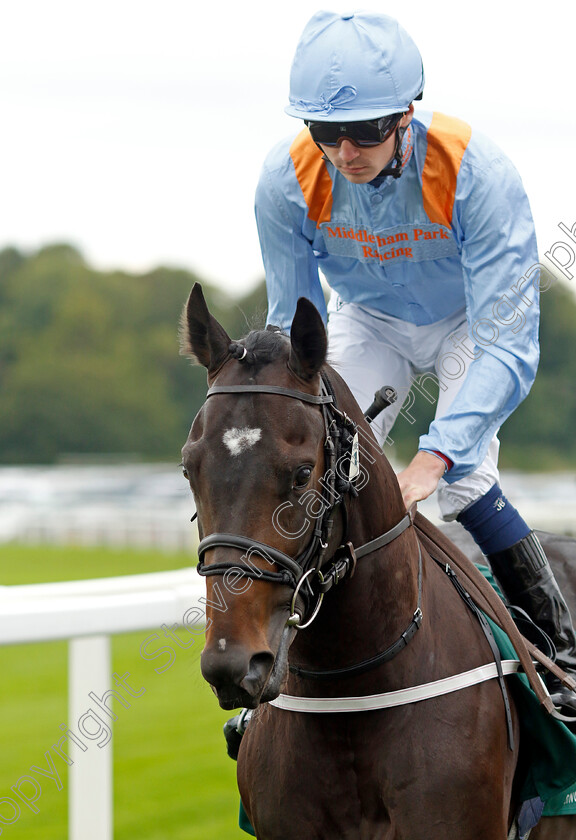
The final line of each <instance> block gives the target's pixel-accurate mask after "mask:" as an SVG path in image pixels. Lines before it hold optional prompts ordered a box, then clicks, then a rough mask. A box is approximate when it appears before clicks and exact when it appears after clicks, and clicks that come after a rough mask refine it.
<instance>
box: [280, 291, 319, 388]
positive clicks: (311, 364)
mask: <svg viewBox="0 0 576 840" xmlns="http://www.w3.org/2000/svg"><path fill="white" fill-rule="evenodd" d="M290 343H291V345H292V347H291V350H290V360H289V362H288V366H289V367H290V369H291V370H292V371H293V373H295V374H296V376H297V377H299V378H300V379H304V380H310V379H312V378H313V377H314V376H315V375H316V374H317V373H318V372H319V370H320V368H321V367H322V365H323V364H324V363H325V361H326V352H327V349H328V339H327V337H326V329H325V327H324V322H323V321H322V318H321V316H320V313H319V312H318V310H317V309H316V307H315V306H314V304H313V303H311V302H310V301H309V300H308V299H307V298H303V297H301V298H299V300H298V305H297V307H296V314H295V315H294V320H293V321H292V328H291V330H290Z"/></svg>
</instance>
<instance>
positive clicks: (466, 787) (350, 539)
mask: <svg viewBox="0 0 576 840" xmlns="http://www.w3.org/2000/svg"><path fill="white" fill-rule="evenodd" d="M182 336H183V352H185V353H187V354H188V355H190V356H191V357H192V358H193V359H194V360H195V361H197V362H199V363H200V364H202V365H204V366H205V367H206V368H207V372H208V385H209V390H208V396H207V399H206V402H205V404H204V405H203V407H202V409H201V410H200V412H199V413H198V415H197V416H196V418H195V420H194V422H193V424H192V428H191V431H190V434H189V437H188V440H187V442H186V444H185V446H184V447H183V450H182V452H183V467H184V474H185V477H187V478H188V480H189V481H190V485H191V489H192V492H193V494H194V498H195V502H196V509H197V514H198V524H199V532H200V538H201V541H200V545H199V549H198V551H199V558H200V562H199V571H200V572H201V573H202V574H204V575H205V576H206V584H207V598H206V602H207V610H206V644H205V647H204V650H203V652H202V657H201V668H202V673H203V676H204V678H205V679H206V680H207V681H208V683H209V684H210V685H211V687H212V689H213V691H214V693H215V694H216V696H217V698H218V701H219V703H220V705H221V707H222V708H223V709H235V708H238V707H247V708H250V709H254V710H255V711H254V714H253V718H252V721H251V723H250V725H249V727H248V729H247V731H246V734H245V735H244V738H243V739H242V744H241V748H240V752H239V756H238V785H239V789H240V795H241V799H242V802H243V805H244V808H245V810H246V812H247V815H248V817H249V819H250V821H251V823H252V825H253V826H254V829H255V832H256V836H257V837H258V838H259V840H321V839H322V840H327V839H328V838H330V840H331V839H332V838H339V840H424V838H426V840H480V838H481V840H506V838H507V836H508V832H509V830H510V827H511V824H512V822H513V816H514V803H515V797H516V788H515V774H516V771H517V769H518V766H519V748H518V742H519V737H518V736H519V723H518V717H517V713H516V710H515V707H514V703H513V700H512V699H510V700H508V697H507V693H506V691H505V690H504V691H503V690H502V685H503V680H498V679H487V680H484V681H482V682H478V683H477V684H474V685H470V686H469V687H466V688H462V689H460V690H455V691H452V692H450V693H447V694H445V695H444V696H432V697H430V698H429V699H425V700H422V701H421V702H412V703H409V704H406V705H398V706H394V707H392V708H386V709H380V710H372V711H358V710H355V711H353V712H347V711H336V712H335V713H327V714H322V713H306V712H294V711H288V710H286V708H281V707H279V706H278V705H274V704H275V703H276V704H277V703H278V702H279V701H281V700H282V698H286V697H287V696H288V697H290V696H291V697H293V698H296V699H298V698H307V700H306V702H312V703H313V702H314V701H318V702H320V703H322V702H323V703H326V702H328V703H329V702H330V700H331V698H332V699H333V698H357V697H360V698H369V697H371V696H372V695H380V694H383V693H384V694H385V695H387V696H388V695H389V693H390V692H398V691H401V690H403V689H405V688H406V687H411V686H419V685H423V684H429V683H431V682H433V681H436V680H440V679H443V678H445V677H447V676H449V675H454V674H460V673H461V672H470V671H475V670H476V669H479V668H481V667H482V666H486V665H487V663H491V662H492V663H493V658H494V657H493V651H492V649H491V646H490V644H489V641H488V639H487V637H486V635H485V633H484V631H483V630H482V629H481V626H480V622H479V620H478V619H477V617H476V615H475V614H474V613H473V612H472V611H471V610H470V609H468V607H467V606H466V604H465V603H464V601H463V599H462V598H460V597H459V596H458V594H457V592H456V589H455V586H454V585H453V582H452V581H451V580H450V578H449V576H448V575H447V574H446V570H445V569H443V568H442V567H441V566H440V565H439V564H437V563H436V562H434V560H433V559H432V558H431V556H430V553H429V552H428V551H427V549H426V544H425V543H424V542H423V539H422V536H421V532H420V530H419V529H417V528H416V527H415V526H414V524H413V521H412V518H411V516H410V515H408V514H407V512H406V510H405V507H404V504H403V501H402V496H401V493H400V490H399V487H398V483H397V480H396V477H395V474H394V472H393V470H392V468H391V466H390V464H389V462H388V461H387V459H386V458H385V457H384V455H383V453H382V452H381V449H380V447H378V446H377V444H376V441H375V438H373V437H372V433H371V430H370V427H369V426H368V424H367V423H366V421H365V419H364V417H363V415H362V412H361V410H360V408H359V407H358V405H357V403H356V402H355V400H354V398H353V396H352V394H351V392H350V391H349V389H348V387H347V386H346V384H345V383H344V381H343V379H342V378H341V377H340V376H339V375H338V373H337V372H336V371H335V370H334V369H333V368H332V367H330V366H329V365H328V364H327V361H326V353H327V339H326V332H325V328H324V325H323V322H322V320H321V317H320V315H319V313H318V312H317V310H316V309H315V307H314V306H313V305H312V304H311V303H310V302H309V301H307V300H306V299H304V298H301V299H300V300H299V302H298V307H297V311H296V315H295V317H294V321H293V325H292V329H291V334H290V336H287V335H285V334H283V333H281V332H280V331H277V330H275V329H274V328H272V329H270V328H268V329H267V330H261V331H255V332H252V333H250V334H249V335H248V336H247V337H246V338H245V339H244V340H243V341H242V342H231V340H230V338H229V336H228V335H227V334H226V331H225V330H224V328H223V327H222V326H221V325H220V324H219V323H218V321H216V319H215V318H214V317H213V316H212V315H211V314H210V313H209V311H208V308H207V306H206V303H205V300H204V297H203V294H202V290H201V288H200V286H199V285H198V284H196V285H195V287H194V288H193V290H192V292H191V295H190V298H189V300H188V303H187V305H186V307H185V310H184V315H183V322H182ZM359 436H360V437H359ZM360 440H361V443H359V441H360ZM432 527H433V526H430V528H432ZM324 596H325V597H324ZM283 692H286V694H284V693H283ZM505 701H506V702H505ZM335 702H341V701H335ZM507 703H508V712H507V713H506V704H507ZM337 708H340V707H337ZM562 820H564V818H562ZM546 822H548V823H555V824H556V825H557V826H561V825H562V821H560V822H559V821H558V820H556V819H549V820H543V821H541V823H540V826H542V825H545V824H546ZM572 823H573V821H572V820H571V819H570V820H568V822H566V823H565V825H564V827H563V828H562V829H561V832H562V833H561V834H558V833H556V834H554V833H552V834H548V835H547V836H546V835H545V834H543V835H542V834H541V835H539V836H540V840H544V838H546V840H551V839H552V837H554V838H555V840H560V837H562V840H570V838H572V837H576V834H568V833H566V832H567V831H569V830H571V828H572ZM532 836H533V837H536V834H533V835H532Z"/></svg>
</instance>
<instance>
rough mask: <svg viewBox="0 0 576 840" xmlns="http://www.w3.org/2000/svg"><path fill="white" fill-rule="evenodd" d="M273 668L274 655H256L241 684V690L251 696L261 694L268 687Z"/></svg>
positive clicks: (251, 660)
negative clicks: (267, 683)
mask: <svg viewBox="0 0 576 840" xmlns="http://www.w3.org/2000/svg"><path fill="white" fill-rule="evenodd" d="M273 667H274V656H273V655H272V653H255V654H254V656H253V657H252V658H251V659H250V664H249V666H248V671H247V673H246V675H245V677H244V679H243V680H242V682H241V683H240V688H243V689H244V690H245V691H247V692H249V693H250V694H257V693H258V694H259V693H260V692H261V691H262V689H263V688H264V686H265V685H266V682H267V681H268V677H269V676H270V672H271V671H272V668H273Z"/></svg>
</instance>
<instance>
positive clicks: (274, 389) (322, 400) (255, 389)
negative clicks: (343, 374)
mask: <svg viewBox="0 0 576 840" xmlns="http://www.w3.org/2000/svg"><path fill="white" fill-rule="evenodd" d="M239 393H240V394H241V393H244V394H278V396H280V397H292V399H296V400H302V402H306V403H312V404H313V405H326V404H327V403H333V402H334V398H333V396H332V395H331V394H319V395H315V394H306V393H305V392H304V391H296V390H294V389H292V388H282V387H280V385H213V386H212V388H209V390H208V393H207V394H206V397H207V398H208V397H212V396H214V394H239Z"/></svg>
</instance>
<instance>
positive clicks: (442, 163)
mask: <svg viewBox="0 0 576 840" xmlns="http://www.w3.org/2000/svg"><path fill="white" fill-rule="evenodd" d="M471 134H472V129H471V128H470V126H469V125H468V123H465V122H463V121H462V120H458V119H456V118H455V117H447V116H445V115H444V114H439V113H437V112H436V111H435V112H434V114H433V116H432V123H431V124H430V128H429V129H428V147H427V150H426V160H425V161H424V169H423V170H422V200H423V202H424V210H425V211H426V214H427V216H428V218H429V219H430V221H431V222H432V223H433V224H439V225H445V226H446V227H451V226H452V210H453V207H454V197H455V195H456V179H457V178H458V172H459V171H460V164H461V163H462V158H463V157H464V152H465V151H466V148H467V146H468V143H469V142H470V136H471Z"/></svg>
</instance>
